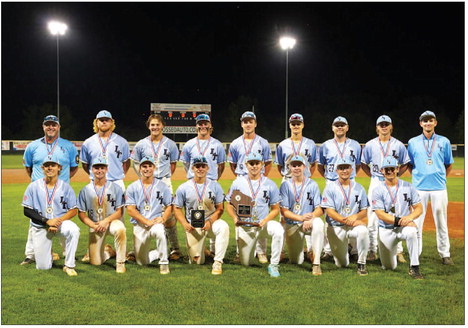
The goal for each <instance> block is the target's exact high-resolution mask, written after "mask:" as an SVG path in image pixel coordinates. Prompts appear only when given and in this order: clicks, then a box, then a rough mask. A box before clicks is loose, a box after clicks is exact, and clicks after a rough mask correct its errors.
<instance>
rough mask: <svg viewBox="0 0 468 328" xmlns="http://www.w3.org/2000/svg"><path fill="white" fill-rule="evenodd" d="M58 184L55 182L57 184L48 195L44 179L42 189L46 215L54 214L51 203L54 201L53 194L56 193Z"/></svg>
mask: <svg viewBox="0 0 468 328" xmlns="http://www.w3.org/2000/svg"><path fill="white" fill-rule="evenodd" d="M58 182H59V180H57V182H56V183H55V185H54V188H53V189H52V194H49V188H47V183H46V181H45V179H44V188H45V191H46V202H47V206H46V213H47V214H52V213H53V212H54V208H53V206H52V204H53V201H54V197H55V192H56V191H57V185H58Z"/></svg>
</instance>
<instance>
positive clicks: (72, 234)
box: [22, 179, 80, 270]
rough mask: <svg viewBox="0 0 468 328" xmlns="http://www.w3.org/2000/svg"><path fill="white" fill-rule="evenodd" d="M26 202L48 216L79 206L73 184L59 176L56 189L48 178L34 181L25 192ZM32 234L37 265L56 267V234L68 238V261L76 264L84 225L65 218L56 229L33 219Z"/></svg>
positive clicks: (56, 215) (38, 267)
mask: <svg viewBox="0 0 468 328" xmlns="http://www.w3.org/2000/svg"><path fill="white" fill-rule="evenodd" d="M22 206H24V207H27V208H30V209H33V210H36V211H37V212H38V213H39V214H40V215H42V216H44V217H46V218H47V219H49V220H50V219H54V218H58V217H61V216H63V215H65V214H66V213H67V212H68V211H70V210H72V209H75V208H76V207H77V206H76V196H75V192H74V191H73V189H72V188H71V186H70V185H69V184H68V183H66V182H65V181H63V180H60V179H58V180H57V183H56V184H55V186H54V188H53V189H49V188H48V187H47V185H46V182H45V179H39V180H36V181H34V182H31V183H30V184H29V185H28V187H27V188H26V191H25V193H24V197H23V202H22ZM30 226H31V229H30V230H31V238H32V243H33V248H34V257H35V259H36V268H37V269H40V270H48V269H50V268H52V237H54V236H55V235H58V236H60V237H63V238H64V239H65V245H66V247H65V252H66V253H65V265H66V266H67V267H69V268H74V267H75V253H76V248H77V247H78V239H79V237H80V229H79V228H78V226H77V225H76V224H75V223H74V222H72V221H71V220H66V221H63V222H62V224H61V225H60V227H59V228H58V231H57V232H56V233H52V232H48V228H47V226H45V225H40V224H37V223H34V222H33V221H32V220H31V221H30Z"/></svg>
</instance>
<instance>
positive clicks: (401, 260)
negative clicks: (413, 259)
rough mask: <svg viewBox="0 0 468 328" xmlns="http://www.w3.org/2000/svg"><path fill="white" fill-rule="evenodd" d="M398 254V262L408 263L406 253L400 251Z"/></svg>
mask: <svg viewBox="0 0 468 328" xmlns="http://www.w3.org/2000/svg"><path fill="white" fill-rule="evenodd" d="M396 256H397V261H398V263H406V259H405V254H403V253H398V254H397V255H396Z"/></svg>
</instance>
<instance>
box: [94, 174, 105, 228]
mask: <svg viewBox="0 0 468 328" xmlns="http://www.w3.org/2000/svg"><path fill="white" fill-rule="evenodd" d="M106 185H107V182H106V184H104V186H103V187H102V188H101V193H99V192H98V189H97V188H96V184H95V183H94V180H93V188H94V192H95V193H96V196H97V201H98V209H97V213H98V214H99V218H98V221H101V220H102V213H103V212H104V209H103V208H102V204H103V203H104V195H105V194H106Z"/></svg>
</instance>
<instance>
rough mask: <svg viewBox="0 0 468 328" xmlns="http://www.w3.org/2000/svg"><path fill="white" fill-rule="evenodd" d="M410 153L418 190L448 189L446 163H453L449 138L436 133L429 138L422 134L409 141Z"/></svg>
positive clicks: (413, 179)
mask: <svg viewBox="0 0 468 328" xmlns="http://www.w3.org/2000/svg"><path fill="white" fill-rule="evenodd" d="M429 154H430V156H429ZM408 155H409V157H410V160H411V165H412V166H413V171H412V172H411V174H412V175H413V177H412V183H413V185H414V187H415V188H416V189H417V190H427V191H435V190H445V189H447V172H446V169H445V165H450V164H452V163H453V155H452V147H451V145H450V141H449V139H447V138H446V137H443V136H440V135H436V134H435V133H434V134H433V135H432V137H431V138H430V139H427V138H426V137H425V136H424V134H421V135H419V136H417V137H414V138H411V139H410V141H408Z"/></svg>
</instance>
